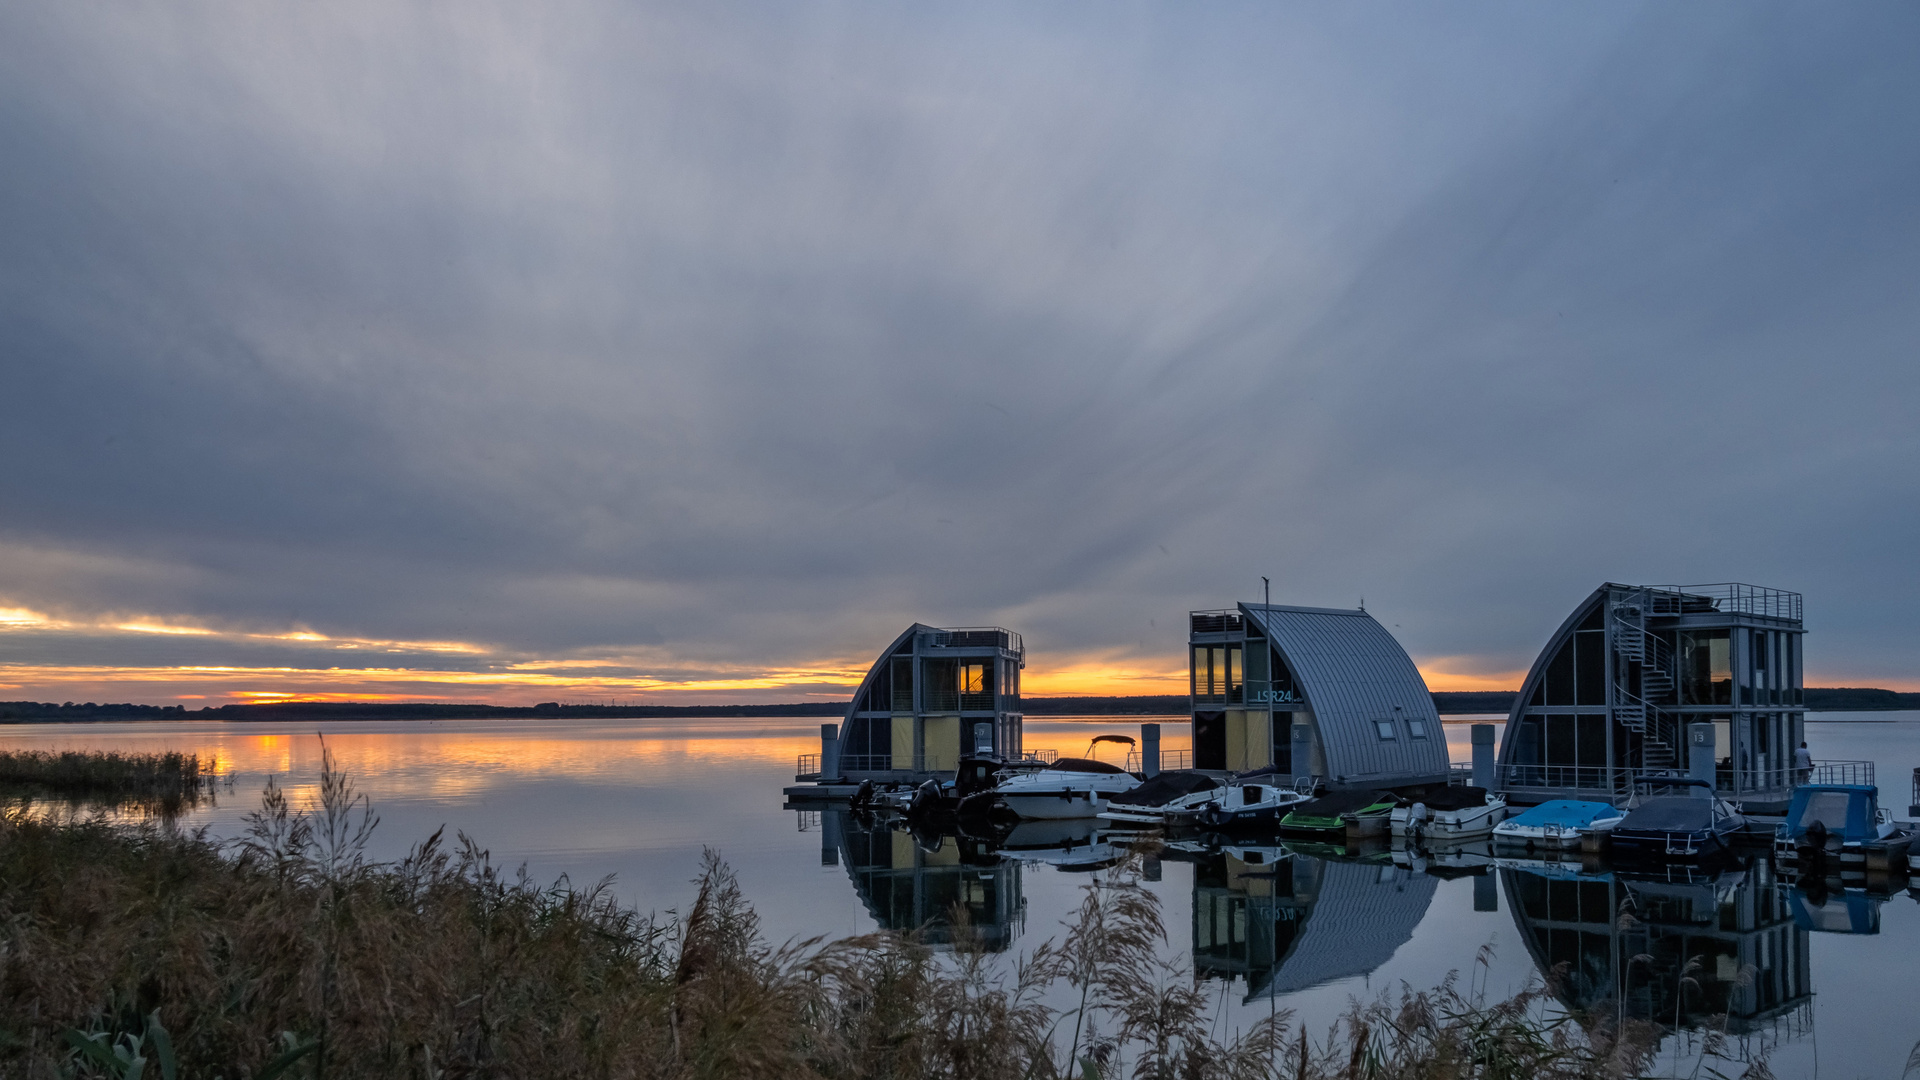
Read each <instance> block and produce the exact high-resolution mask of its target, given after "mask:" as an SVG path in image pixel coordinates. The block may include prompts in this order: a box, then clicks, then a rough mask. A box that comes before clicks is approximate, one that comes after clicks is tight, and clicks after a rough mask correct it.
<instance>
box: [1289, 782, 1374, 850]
mask: <svg viewBox="0 0 1920 1080" xmlns="http://www.w3.org/2000/svg"><path fill="white" fill-rule="evenodd" d="M1397 801H1398V800H1397V799H1396V798H1395V797H1394V795H1393V794H1392V793H1391V792H1386V791H1369V790H1366V789H1357V790H1354V791H1335V792H1330V793H1328V794H1325V795H1321V796H1320V797H1319V798H1313V799H1296V800H1295V802H1296V803H1297V805H1296V806H1294V807H1293V808H1292V809H1291V810H1289V811H1288V812H1287V814H1286V815H1285V816H1284V817H1282V818H1281V819H1280V829H1281V831H1282V832H1288V833H1294V834H1298V835H1307V836H1314V837H1320V838H1325V837H1326V836H1327V835H1328V834H1329V833H1341V834H1344V835H1346V836H1348V837H1361V836H1370V835H1385V834H1386V831H1387V823H1388V817H1389V816H1390V815H1391V814H1392V813H1393V804H1394V803H1395V802H1397Z"/></svg>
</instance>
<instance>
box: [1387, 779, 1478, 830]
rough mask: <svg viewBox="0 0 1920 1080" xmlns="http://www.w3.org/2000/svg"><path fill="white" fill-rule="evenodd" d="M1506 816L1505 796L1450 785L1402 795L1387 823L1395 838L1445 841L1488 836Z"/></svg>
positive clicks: (1474, 788)
mask: <svg viewBox="0 0 1920 1080" xmlns="http://www.w3.org/2000/svg"><path fill="white" fill-rule="evenodd" d="M1506 816H1507V797H1506V796H1505V795H1500V794H1498V793H1489V792H1488V791H1487V789H1486V788H1480V787H1470V786H1466V785H1453V786H1450V787H1444V788H1435V789H1433V790H1431V791H1428V792H1427V793H1426V794H1424V795H1419V796H1408V797H1405V798H1402V799H1401V800H1400V801H1399V803H1398V804H1396V805H1395V806H1394V808H1393V813H1392V814H1391V815H1389V824H1390V827H1391V829H1392V832H1393V835H1394V836H1396V837H1412V838H1414V839H1417V840H1422V841H1425V842H1428V843H1446V842H1448V841H1453V840H1474V839H1478V838H1480V837H1484V836H1487V835H1488V834H1490V833H1492V832H1493V827H1494V826H1495V825H1498V824H1500V822H1501V821H1503V820H1505V819H1506Z"/></svg>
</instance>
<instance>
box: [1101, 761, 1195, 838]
mask: <svg viewBox="0 0 1920 1080" xmlns="http://www.w3.org/2000/svg"><path fill="white" fill-rule="evenodd" d="M1224 791H1225V785H1223V784H1222V783H1221V782H1220V781H1219V780H1218V779H1216V778H1214V777H1211V776H1208V775H1207V774H1206V773H1201V772H1193V771H1191V770H1186V769H1182V770H1178V771H1175V772H1163V773H1161V774H1160V775H1158V776H1154V777H1149V778H1148V779H1147V781H1146V783H1143V784H1141V785H1140V786H1139V787H1137V788H1134V789H1133V790H1132V791H1129V792H1127V793H1126V794H1125V795H1118V796H1115V797H1113V798H1111V799H1109V800H1107V808H1106V809H1105V810H1103V811H1101V813H1100V817H1102V818H1103V819H1105V820H1107V821H1124V822H1128V823H1131V824H1136V825H1166V824H1171V823H1173V822H1175V821H1179V820H1181V819H1184V818H1186V817H1189V816H1197V815H1198V813H1199V811H1200V810H1201V809H1202V808H1203V807H1205V806H1206V805H1207V804H1208V803H1209V802H1212V801H1213V800H1214V799H1217V798H1219V797H1221V795H1222V794H1223V793H1224Z"/></svg>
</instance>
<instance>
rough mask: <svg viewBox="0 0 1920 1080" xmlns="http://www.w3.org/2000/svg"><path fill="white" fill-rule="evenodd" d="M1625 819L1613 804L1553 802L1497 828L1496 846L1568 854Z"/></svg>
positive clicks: (1534, 808) (1565, 800)
mask: <svg viewBox="0 0 1920 1080" xmlns="http://www.w3.org/2000/svg"><path fill="white" fill-rule="evenodd" d="M1626 816H1627V812H1626V811H1625V810H1622V809H1620V808H1619V807H1617V806H1614V805H1613V804H1611V803H1603V802H1588V801H1586V800H1584V799H1552V800H1549V801H1547V802H1543V803H1541V804H1540V805H1539V806H1535V807H1532V808H1529V809H1527V810H1524V811H1522V812H1520V813H1519V814H1516V815H1515V816H1513V817H1510V818H1508V819H1507V820H1505V821H1502V822H1501V823H1500V824H1498V825H1495V826H1494V827H1493V842H1494V843H1495V844H1496V845H1498V846H1499V847H1502V848H1516V847H1517V848H1524V849H1527V850H1530V851H1531V850H1541V851H1547V850H1567V849H1571V848H1577V847H1579V846H1580V841H1581V839H1582V838H1583V837H1586V836H1588V835H1591V834H1593V833H1605V832H1611V831H1612V830H1613V827H1614V826H1615V825H1618V824H1620V822H1621V820H1622V819H1624V818H1625V817H1626Z"/></svg>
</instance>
